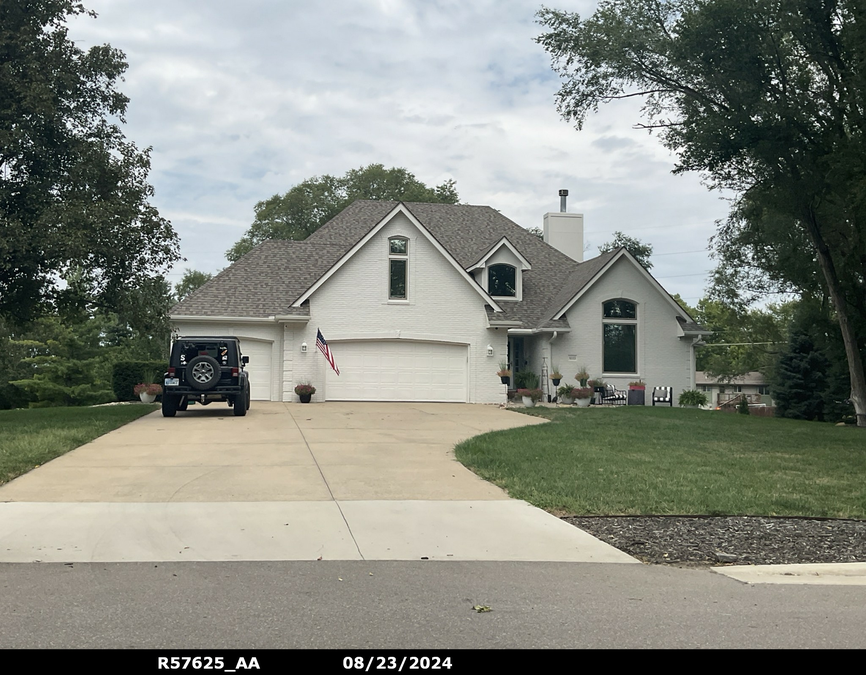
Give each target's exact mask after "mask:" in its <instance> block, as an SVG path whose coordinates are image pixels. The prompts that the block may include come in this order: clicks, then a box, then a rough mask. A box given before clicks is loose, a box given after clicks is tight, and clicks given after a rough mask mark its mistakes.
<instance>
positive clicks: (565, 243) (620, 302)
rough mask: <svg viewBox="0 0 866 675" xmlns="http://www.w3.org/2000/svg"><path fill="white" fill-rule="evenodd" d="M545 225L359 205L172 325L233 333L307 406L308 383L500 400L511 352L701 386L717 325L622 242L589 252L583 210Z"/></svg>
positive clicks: (521, 361) (379, 394)
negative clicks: (537, 228) (702, 345)
mask: <svg viewBox="0 0 866 675" xmlns="http://www.w3.org/2000/svg"><path fill="white" fill-rule="evenodd" d="M544 235H545V241H542V240H541V239H539V238H538V237H536V236H534V235H533V234H530V233H529V232H527V231H526V230H525V229H524V228H522V227H520V226H519V225H517V224H516V223H514V222H512V221H511V220H509V219H508V218H506V217H504V216H503V215H501V214H500V213H499V212H498V211H496V210H494V209H492V208H490V207H487V206H468V205H454V206H452V205H442V204H420V203H402V202H394V201H358V202H355V203H354V204H352V205H351V206H349V207H348V208H346V210H344V211H343V212H342V213H340V214H339V215H338V216H336V217H335V218H334V219H333V220H331V221H329V222H328V223H326V224H325V225H323V226H322V227H321V228H320V229H319V230H317V231H316V232H314V233H313V234H312V235H310V236H309V237H308V238H307V239H306V240H305V241H282V240H280V241H277V240H272V241H266V242H264V243H262V244H260V245H259V246H257V247H256V248H255V249H253V250H252V251H251V252H250V253H248V254H247V255H246V256H244V257H243V258H242V259H241V260H239V261H238V262H236V263H235V264H233V265H231V266H230V267H228V268H227V269H225V270H223V271H222V272H221V273H220V274H218V275H217V276H216V277H214V278H213V279H212V280H210V281H208V282H207V283H206V284H204V285H203V286H202V287H201V288H199V289H198V290H197V291H196V292H194V293H192V294H191V295H190V296H188V297H187V298H185V299H184V300H183V301H182V302H180V303H178V304H177V305H175V307H174V308H172V310H171V313H170V318H171V324H172V327H173V332H174V334H176V335H236V336H238V337H239V338H240V339H241V342H242V345H243V349H244V353H245V354H247V355H248V356H249V357H250V364H249V366H248V368H249V371H250V381H251V384H252V396H253V398H254V399H259V400H272V401H296V400H297V397H296V396H295V395H294V393H293V389H294V386H295V385H296V384H297V383H300V382H311V383H312V384H313V385H314V386H315V387H316V388H317V391H316V394H315V396H314V397H313V400H314V401H325V400H349V401H367V400H385V401H456V402H469V403H502V402H504V401H505V400H506V387H505V386H504V385H502V384H501V383H500V380H499V377H497V375H496V371H497V370H498V363H499V362H500V361H506V360H507V361H508V362H509V363H510V364H511V365H512V369H513V370H514V371H515V372H517V371H520V370H526V369H530V370H533V371H535V372H536V373H539V374H540V373H541V372H542V362H543V360H544V362H545V363H546V364H547V365H548V367H550V366H551V365H559V366H560V368H561V370H562V372H563V374H564V375H565V382H572V383H573V382H574V374H575V373H576V372H577V371H578V369H579V368H580V366H582V365H586V366H588V368H589V370H590V372H591V373H592V375H593V376H603V377H604V379H605V380H606V381H608V382H611V383H614V384H616V385H617V386H619V387H625V386H627V384H628V382H629V381H631V380H636V379H639V378H640V379H643V380H644V381H645V382H646V383H647V385H648V386H649V387H652V386H655V385H668V386H672V387H674V391H675V392H679V391H682V390H683V389H691V388H694V386H695V381H694V376H695V365H694V364H695V360H694V348H695V345H696V344H697V343H698V342H699V340H700V338H701V336H702V335H705V334H707V331H704V330H703V329H701V328H700V327H699V326H697V325H696V324H695V322H694V321H693V320H692V318H691V317H690V316H689V315H688V314H687V313H686V312H685V311H684V310H683V309H682V308H681V307H680V306H679V305H678V304H677V303H676V302H675V301H674V300H673V299H672V298H671V296H670V295H669V294H668V293H667V292H666V291H665V290H664V289H663V288H662V287H661V286H660V285H659V284H658V282H656V280H655V279H653V277H652V276H651V275H650V274H649V273H648V272H647V271H646V270H645V269H644V268H643V267H641V266H640V264H638V263H637V262H636V261H635V259H634V258H633V257H632V256H631V255H630V254H629V253H628V252H627V251H626V250H625V249H619V250H616V251H612V252H610V253H606V254H604V255H601V256H599V257H597V258H593V259H592V260H588V261H586V262H581V261H582V258H583V217H582V216H581V215H579V214H570V213H550V214H547V215H546V216H545V217H544ZM545 242H547V243H545ZM569 256H571V257H569ZM317 329H319V330H321V332H322V334H323V335H324V337H325V339H326V340H327V341H328V343H329V345H330V347H331V351H332V353H333V355H334V358H335V360H336V363H337V366H338V367H339V369H340V373H341V374H340V376H339V377H338V376H337V375H336V374H335V373H334V372H332V371H331V369H330V368H329V366H328V364H327V362H326V360H325V359H324V358H323V357H322V355H321V353H320V352H319V351H318V350H317V349H316V331H317ZM547 387H548V391H549V392H550V393H555V392H553V387H552V385H551V384H550V383H547ZM647 399H649V397H647Z"/></svg>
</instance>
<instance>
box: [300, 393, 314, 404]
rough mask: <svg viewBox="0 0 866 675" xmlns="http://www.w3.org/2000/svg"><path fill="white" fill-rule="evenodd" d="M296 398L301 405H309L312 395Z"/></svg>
mask: <svg viewBox="0 0 866 675" xmlns="http://www.w3.org/2000/svg"><path fill="white" fill-rule="evenodd" d="M298 398H299V399H301V403H309V402H310V400H311V399H312V398H313V395H312V394H298Z"/></svg>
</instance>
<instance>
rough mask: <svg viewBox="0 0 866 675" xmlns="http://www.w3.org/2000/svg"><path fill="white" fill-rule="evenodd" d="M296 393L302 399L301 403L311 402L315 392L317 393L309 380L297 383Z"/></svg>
mask: <svg viewBox="0 0 866 675" xmlns="http://www.w3.org/2000/svg"><path fill="white" fill-rule="evenodd" d="M295 393H296V394H297V395H298V398H300V399H301V403H309V402H310V399H311V398H312V397H313V394H315V393H316V388H315V387H314V386H313V385H312V384H310V383H309V382H303V383H301V384H298V385H295Z"/></svg>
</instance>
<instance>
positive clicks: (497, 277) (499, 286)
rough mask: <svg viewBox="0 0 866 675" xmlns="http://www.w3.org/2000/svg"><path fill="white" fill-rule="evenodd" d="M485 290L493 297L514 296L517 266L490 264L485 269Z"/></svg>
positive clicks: (515, 294) (515, 292) (515, 293)
mask: <svg viewBox="0 0 866 675" xmlns="http://www.w3.org/2000/svg"><path fill="white" fill-rule="evenodd" d="M487 292H488V293H490V295H492V296H494V297H501V298H513V297H516V296H517V268H516V267H515V266H514V265H505V264H499V265H491V266H490V267H489V268H488V269H487Z"/></svg>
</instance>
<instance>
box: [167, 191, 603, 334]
mask: <svg viewBox="0 0 866 675" xmlns="http://www.w3.org/2000/svg"><path fill="white" fill-rule="evenodd" d="M398 203H399V202H395V201H357V202H355V203H353V204H352V205H350V206H349V207H347V208H346V209H345V210H344V211H342V212H341V213H340V214H339V215H337V216H336V217H335V218H333V219H331V220H330V221H328V222H327V223H325V224H324V225H323V226H322V227H321V228H319V229H318V230H317V231H316V232H314V233H313V234H311V235H310V236H309V237H308V238H307V239H306V240H305V241H276V240H272V241H266V242H264V243H262V244H260V245H259V246H257V247H256V248H254V249H253V250H252V251H250V252H249V253H248V254H247V255H245V256H244V257H243V258H241V259H240V260H239V261H238V262H236V263H235V264H233V265H231V266H230V267H228V268H227V269H225V270H223V271H222V272H221V273H220V274H218V275H217V276H216V277H214V278H213V279H212V280H210V281H209V282H208V283H206V284H205V285H203V286H202V287H201V288H200V289H198V290H197V291H195V292H194V293H192V294H190V295H189V296H188V297H187V298H185V299H184V300H183V301H182V302H180V303H178V304H177V305H175V306H174V307H173V308H172V310H171V314H172V315H174V316H177V315H187V316H236V317H242V316H249V317H268V316H275V315H288V314H302V315H304V314H309V307H308V306H305V307H300V308H293V307H292V306H291V305H292V303H293V302H295V301H296V300H297V299H298V298H299V297H300V296H302V295H303V294H304V292H305V291H307V290H308V289H309V288H310V286H312V285H313V283H315V281H316V280H318V279H319V278H320V277H321V276H322V275H323V274H324V273H325V272H327V271H328V269H330V268H331V267H332V266H333V265H334V264H335V263H336V262H337V261H338V260H339V259H340V258H341V257H342V256H343V255H345V254H346V253H347V252H348V251H349V249H351V248H352V246H354V245H355V244H356V243H357V242H358V241H359V240H360V239H361V238H363V237H364V235H366V234H367V233H368V232H369V231H370V230H371V229H373V228H374V227H375V226H376V225H377V224H378V223H379V222H380V221H381V220H382V218H384V217H385V216H386V215H387V214H388V213H389V212H390V211H391V210H393V209H394V207H395V206H397V204H398ZM405 206H406V208H407V209H408V210H409V211H410V212H411V213H412V214H413V215H414V216H415V217H416V218H417V219H418V220H419V221H420V222H421V224H423V225H424V227H426V228H427V229H428V231H429V232H430V233H431V234H432V236H433V237H435V238H436V240H437V241H438V242H439V243H440V244H441V245H442V246H443V247H444V248H445V249H446V250H447V251H448V252H449V253H450V254H451V255H452V256H453V257H454V258H455V259H456V260H457V262H458V263H459V264H460V266H461V267H463V268H464V269H467V268H469V267H471V266H472V265H473V264H475V263H476V262H478V260H480V259H481V258H482V257H484V255H486V254H487V253H488V252H489V251H490V249H491V247H493V246H494V245H496V244H497V243H498V242H499V241H500V240H501V239H502V238H503V237H507V238H508V240H509V242H511V244H512V245H513V246H514V247H515V248H516V249H517V250H518V251H520V253H521V255H523V256H524V257H525V258H526V259H527V260H528V261H529V263H530V265H531V266H532V269H530V270H526V271H524V272H523V299H522V300H521V301H520V302H503V303H500V306H501V307H502V309H503V311H502V312H492V311H491V310H489V309H488V315H489V317H490V319H491V320H494V321H513V322H515V323H516V324H517V325H519V326H520V327H523V328H548V329H556V328H567V327H568V323H567V321H565V320H563V319H561V320H558V321H553V320H552V318H553V315H554V314H555V313H556V312H557V311H558V310H560V309H561V308H562V307H563V306H564V305H565V304H566V303H567V302H568V301H569V300H570V299H571V298H572V297H573V296H574V294H575V293H577V292H578V291H579V290H580V289H581V288H583V287H584V286H585V285H586V284H587V283H589V282H590V281H591V280H592V279H593V277H594V276H595V275H596V274H597V273H598V272H599V271H600V270H601V268H602V267H604V265H605V264H606V263H607V262H608V261H609V260H610V259H611V258H612V257H613V256H614V255H615V254H616V251H611V252H610V253H606V254H604V255H601V256H598V257H597V258H593V259H592V260H588V261H586V262H584V263H578V262H577V261H576V260H573V259H572V258H569V257H568V256H566V255H565V254H564V253H562V252H560V251H558V250H557V249H555V248H553V247H552V246H549V245H548V244H546V243H544V242H543V241H542V240H541V239H539V238H538V237H536V236H535V235H533V234H530V233H529V232H528V231H527V230H525V229H524V228H522V227H520V226H519V225H518V224H517V223H515V222H513V221H511V220H509V219H508V218H506V217H505V216H503V215H502V214H501V213H499V212H498V211H496V210H495V209H492V208H490V207H489V206H470V205H464V204H461V205H448V204H422V203H416V202H410V203H406V204H405ZM311 301H312V302H315V297H313V298H311Z"/></svg>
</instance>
